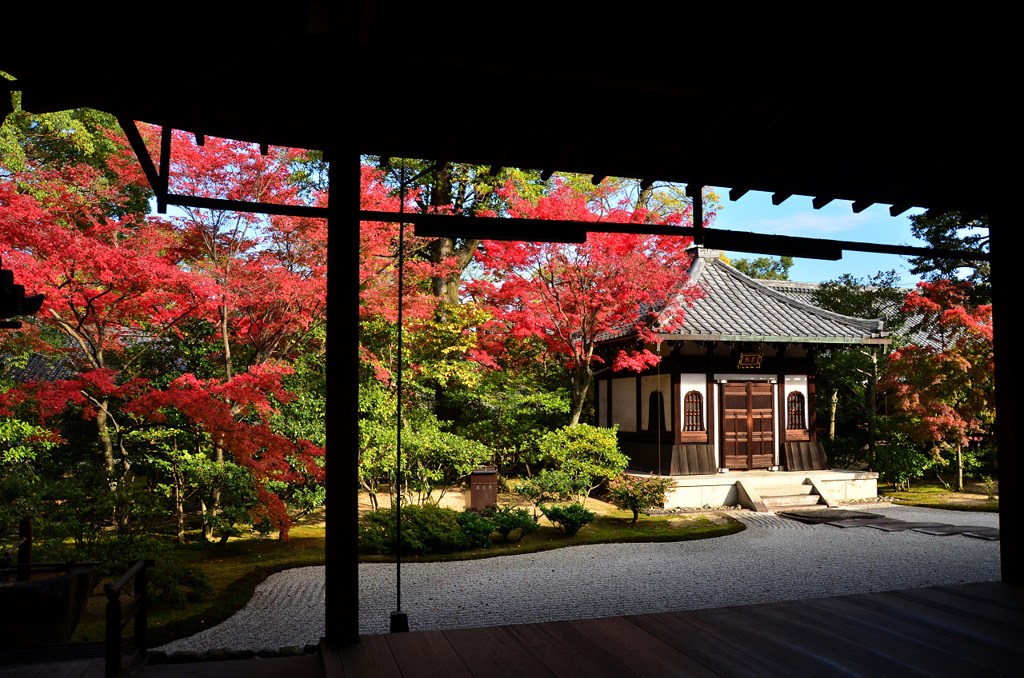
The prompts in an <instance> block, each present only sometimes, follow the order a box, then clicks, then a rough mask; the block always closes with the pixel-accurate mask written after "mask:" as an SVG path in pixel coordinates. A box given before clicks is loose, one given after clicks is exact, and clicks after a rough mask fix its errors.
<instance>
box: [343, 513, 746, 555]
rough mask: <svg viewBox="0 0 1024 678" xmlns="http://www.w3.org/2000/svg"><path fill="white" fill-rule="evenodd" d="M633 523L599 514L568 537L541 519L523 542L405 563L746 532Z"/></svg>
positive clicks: (695, 521)
mask: <svg viewBox="0 0 1024 678" xmlns="http://www.w3.org/2000/svg"><path fill="white" fill-rule="evenodd" d="M632 519H633V514H632V512H630V511H619V510H614V511H610V512H607V513H603V514H598V516H597V518H595V519H594V520H593V521H592V522H590V523H588V524H587V525H586V526H585V527H584V528H583V529H581V530H580V531H579V532H578V533H577V534H576V535H575V536H572V537H569V536H566V535H565V534H564V533H563V532H562V531H561V530H559V529H558V528H556V527H553V526H552V525H551V524H550V523H548V522H547V521H544V520H543V519H542V523H541V526H540V527H539V528H538V529H537V530H536V531H534V532H531V533H530V534H528V535H526V536H525V537H523V539H522V541H518V542H516V541H509V542H503V541H502V540H501V537H498V536H496V535H492V542H493V543H492V544H491V546H489V547H488V548H480V549H469V550H466V551H457V552H455V553H444V554H430V555H420V556H403V557H402V560H403V561H404V562H411V563H432V562H442V561H449V560H477V559H480V558H494V557H496V556H507V555H520V554H524V553H538V552H540V551H550V550H552V549H559V548H565V547H567V546H582V545H584V544H629V543H640V542H669V541H689V540H692V539H710V538H713V537H724V536H726V535H729V534H735V533H736V532H740V531H742V530H743V529H745V526H744V525H743V523H741V522H739V521H738V520H733V519H731V518H727V519H724V520H722V521H721V522H715V521H712V520H710V519H708V518H706V517H704V516H696V517H680V516H671V517H669V516H653V517H642V518H641V519H640V520H638V521H637V522H635V523H631V522H630V521H631V520H632ZM359 560H360V561H361V562H366V563H393V562H395V557H394V556H393V555H379V554H370V553H364V554H360V556H359Z"/></svg>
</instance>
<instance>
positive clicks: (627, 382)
mask: <svg viewBox="0 0 1024 678" xmlns="http://www.w3.org/2000/svg"><path fill="white" fill-rule="evenodd" d="M611 382H612V423H613V424H618V425H619V430H620V431H625V432H627V433H635V432H636V382H637V379H636V377H620V378H618V379H612V380H611Z"/></svg>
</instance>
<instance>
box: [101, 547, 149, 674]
mask: <svg viewBox="0 0 1024 678" xmlns="http://www.w3.org/2000/svg"><path fill="white" fill-rule="evenodd" d="M153 565H154V562H153V561H152V560H140V561H138V562H136V563H135V564H134V565H132V566H131V568H130V569H129V570H128V571H127V572H126V573H125V575H124V576H123V577H121V578H120V579H119V580H118V581H117V583H116V584H105V585H104V586H103V590H104V592H106V594H107V637H106V651H105V657H106V669H105V675H106V678H113V677H114V676H116V675H117V674H118V673H119V672H120V671H121V630H122V629H123V628H124V627H125V625H126V624H127V623H128V622H129V621H131V620H132V619H135V633H134V643H135V653H134V654H133V655H132V658H131V660H130V661H129V663H128V666H129V667H130V666H137V665H139V664H141V663H142V662H143V661H144V660H145V658H146V649H147V648H146V623H147V620H146V598H147V590H146V587H147V582H146V569H147V568H150V567H153ZM133 577H134V578H135V586H134V590H135V595H134V596H132V597H131V598H130V599H128V600H127V601H125V603H124V604H123V605H122V603H121V590H122V589H124V588H125V586H127V585H128V582H130V581H131V580H132V578H133Z"/></svg>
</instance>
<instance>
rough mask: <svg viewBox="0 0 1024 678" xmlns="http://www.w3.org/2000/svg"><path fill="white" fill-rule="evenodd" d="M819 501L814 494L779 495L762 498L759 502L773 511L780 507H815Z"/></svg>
mask: <svg viewBox="0 0 1024 678" xmlns="http://www.w3.org/2000/svg"><path fill="white" fill-rule="evenodd" d="M819 499H821V497H819V496H818V495H816V494H789V495H785V494H779V495H774V496H767V497H765V496H763V495H762V497H761V500H762V501H764V504H765V506H768V507H771V508H773V509H779V508H782V507H787V508H788V507H794V506H815V505H816V504H817V503H818V500H819Z"/></svg>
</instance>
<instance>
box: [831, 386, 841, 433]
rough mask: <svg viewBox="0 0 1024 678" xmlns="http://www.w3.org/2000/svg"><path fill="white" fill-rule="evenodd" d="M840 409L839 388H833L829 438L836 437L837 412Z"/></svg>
mask: <svg viewBox="0 0 1024 678" xmlns="http://www.w3.org/2000/svg"><path fill="white" fill-rule="evenodd" d="M838 411H839V389H838V388H834V389H832V399H831V403H830V404H829V420H828V439H829V440H835V439H836V412H838Z"/></svg>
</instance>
